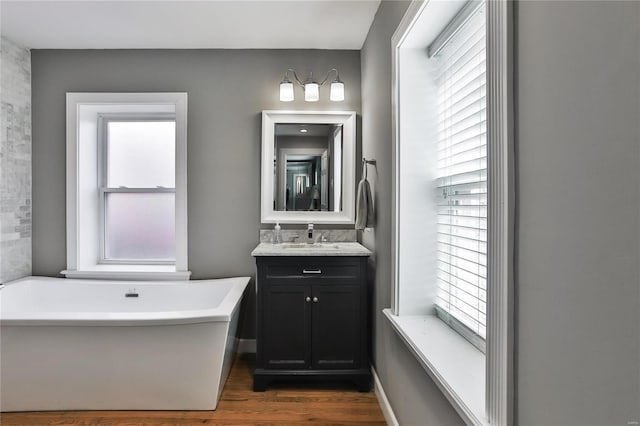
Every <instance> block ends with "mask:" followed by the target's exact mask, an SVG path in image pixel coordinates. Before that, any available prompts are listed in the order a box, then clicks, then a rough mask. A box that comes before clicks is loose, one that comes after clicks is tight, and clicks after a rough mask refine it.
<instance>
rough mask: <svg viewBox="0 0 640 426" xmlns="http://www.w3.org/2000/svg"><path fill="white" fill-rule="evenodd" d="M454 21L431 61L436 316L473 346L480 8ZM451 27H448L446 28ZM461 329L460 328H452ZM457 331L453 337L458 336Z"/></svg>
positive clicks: (482, 292) (482, 132)
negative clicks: (435, 140) (435, 152)
mask: <svg viewBox="0 0 640 426" xmlns="http://www.w3.org/2000/svg"><path fill="white" fill-rule="evenodd" d="M474 9H475V10H474V11H473V12H472V14H471V15H470V16H468V18H466V19H464V20H462V22H461V23H460V21H461V20H458V24H457V27H456V28H454V29H453V31H452V30H451V28H447V30H448V31H449V32H450V34H453V35H452V36H450V38H448V40H447V41H446V42H445V43H444V44H443V45H442V47H439V48H438V50H437V51H436V52H435V55H434V56H433V57H432V60H433V61H435V67H434V69H435V73H436V75H435V81H436V86H437V92H438V101H437V102H438V108H437V111H438V146H437V150H438V158H437V159H438V175H437V184H436V187H437V188H436V199H437V204H438V224H437V229H438V240H437V253H438V258H437V268H438V270H437V281H438V294H437V298H436V309H437V311H438V315H439V316H440V317H441V318H443V319H444V320H445V321H447V322H449V323H450V325H452V326H453V327H454V328H456V329H460V328H462V329H464V332H462V334H463V335H464V334H465V333H467V334H468V331H471V334H470V336H471V337H470V336H469V335H466V337H467V338H469V339H470V340H472V341H473V339H475V340H480V341H483V339H485V337H486V300H487V283H486V281H487V145H486V144H487V137H486V131H487V125H486V76H485V70H486V52H485V44H486V42H485V40H486V25H485V13H484V10H485V6H484V5H481V6H479V7H476V8H474ZM454 21H455V20H454ZM461 325H463V327H460V326H461ZM459 331H460V330H459Z"/></svg>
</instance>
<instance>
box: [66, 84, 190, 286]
mask: <svg viewBox="0 0 640 426" xmlns="http://www.w3.org/2000/svg"><path fill="white" fill-rule="evenodd" d="M136 114H137V115H140V116H145V115H146V116H149V115H156V114H165V115H171V116H175V122H176V155H175V162H176V167H175V173H176V182H175V194H176V196H175V221H176V222H175V232H176V259H175V262H149V261H144V260H142V261H136V260H132V261H123V262H120V261H116V262H103V261H102V260H103V257H104V253H103V251H102V241H101V237H100V233H101V232H102V230H103V229H104V227H103V226H102V224H101V223H100V222H101V219H100V216H101V214H100V209H101V208H103V207H104V206H103V205H102V203H101V201H100V199H101V197H100V191H101V189H102V188H101V187H100V185H101V181H102V179H101V177H100V173H102V172H103V171H102V169H101V166H100V160H99V158H100V157H101V156H103V154H102V153H101V152H100V151H101V149H103V148H104V147H103V146H102V145H101V144H100V142H99V140H100V139H101V137H100V133H101V132H100V130H99V129H100V127H99V122H98V121H99V117H100V116H106V115H113V116H132V115H136ZM187 239H188V234H187V94H186V93H67V268H66V269H65V270H64V271H62V272H61V273H62V274H64V275H65V276H66V277H67V278H105V279H154V280H184V279H189V276H190V274H191V272H190V271H189V270H188V250H187V248H188V241H187Z"/></svg>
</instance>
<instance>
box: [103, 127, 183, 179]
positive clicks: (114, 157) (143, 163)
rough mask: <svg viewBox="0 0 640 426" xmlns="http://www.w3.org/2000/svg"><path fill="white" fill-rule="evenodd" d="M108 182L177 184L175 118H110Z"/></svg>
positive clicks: (108, 128) (108, 129)
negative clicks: (173, 119)
mask: <svg viewBox="0 0 640 426" xmlns="http://www.w3.org/2000/svg"><path fill="white" fill-rule="evenodd" d="M107 133H108V136H107V140H108V142H107V186H108V187H110V188H118V187H128V188H156V187H165V188H173V187H175V150H176V123H175V121H109V123H108V126H107Z"/></svg>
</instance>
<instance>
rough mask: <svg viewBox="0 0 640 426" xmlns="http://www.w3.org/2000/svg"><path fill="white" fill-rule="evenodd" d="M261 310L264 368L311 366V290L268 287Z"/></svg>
mask: <svg viewBox="0 0 640 426" xmlns="http://www.w3.org/2000/svg"><path fill="white" fill-rule="evenodd" d="M264 291H265V293H264V294H263V297H264V299H263V301H262V302H263V306H262V309H261V316H262V318H260V321H261V327H262V336H261V342H260V345H261V349H262V350H261V351H260V352H261V354H260V358H261V362H262V365H263V367H264V368H275V369H299V368H307V367H308V366H309V365H310V363H311V335H310V332H311V325H310V317H311V312H310V311H311V305H312V302H311V287H310V286H307V285H299V284H298V285H274V284H272V285H269V286H266V288H264Z"/></svg>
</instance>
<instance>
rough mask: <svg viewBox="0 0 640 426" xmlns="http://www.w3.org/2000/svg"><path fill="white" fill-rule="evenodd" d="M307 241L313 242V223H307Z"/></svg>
mask: <svg viewBox="0 0 640 426" xmlns="http://www.w3.org/2000/svg"><path fill="white" fill-rule="evenodd" d="M307 242H308V243H313V242H314V241H313V223H310V224H308V225H307Z"/></svg>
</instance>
